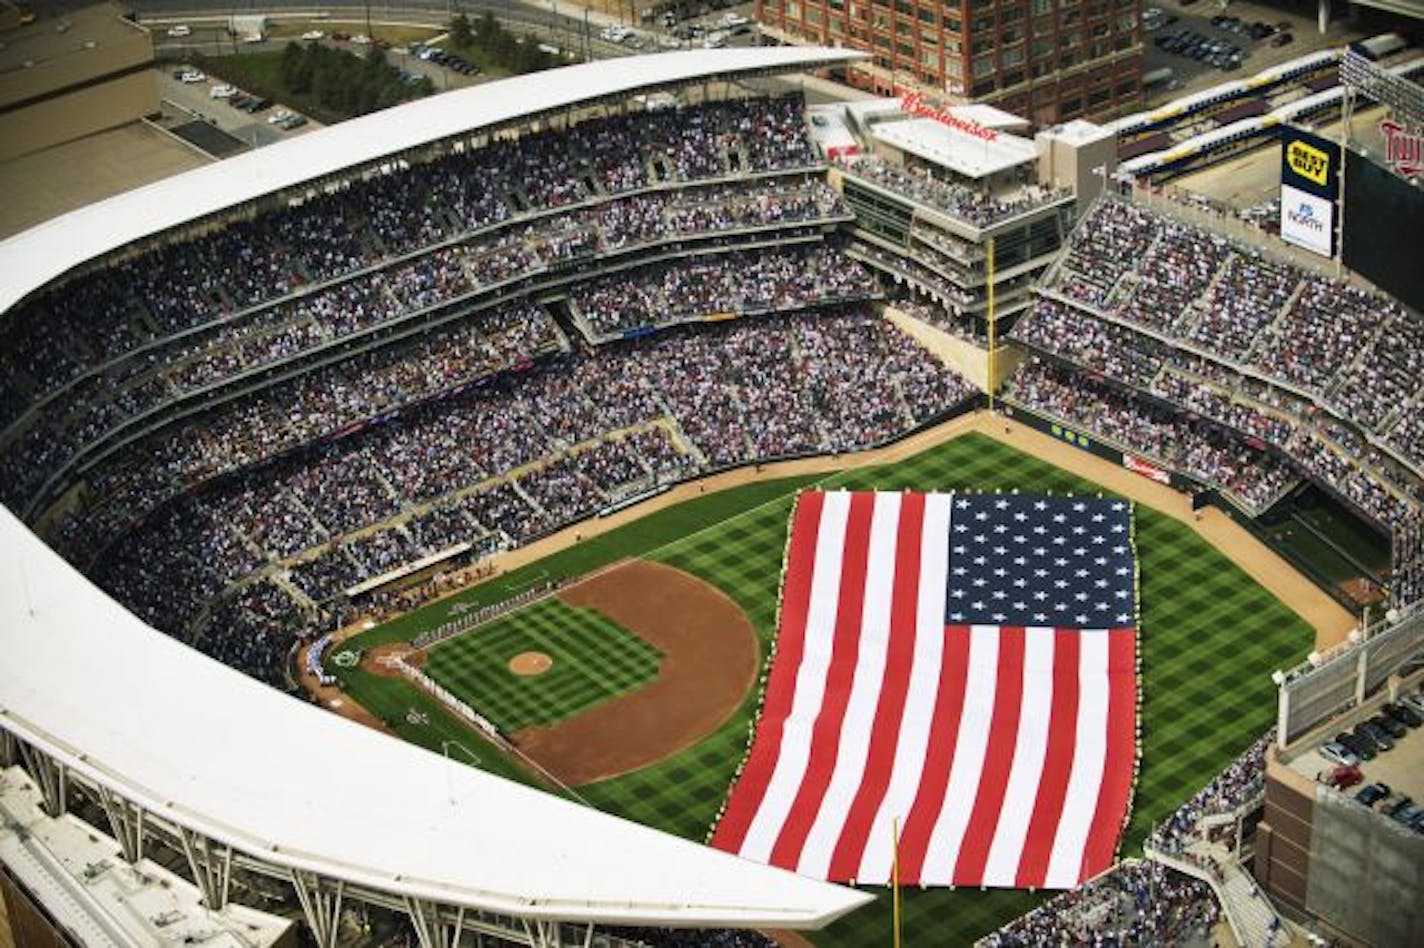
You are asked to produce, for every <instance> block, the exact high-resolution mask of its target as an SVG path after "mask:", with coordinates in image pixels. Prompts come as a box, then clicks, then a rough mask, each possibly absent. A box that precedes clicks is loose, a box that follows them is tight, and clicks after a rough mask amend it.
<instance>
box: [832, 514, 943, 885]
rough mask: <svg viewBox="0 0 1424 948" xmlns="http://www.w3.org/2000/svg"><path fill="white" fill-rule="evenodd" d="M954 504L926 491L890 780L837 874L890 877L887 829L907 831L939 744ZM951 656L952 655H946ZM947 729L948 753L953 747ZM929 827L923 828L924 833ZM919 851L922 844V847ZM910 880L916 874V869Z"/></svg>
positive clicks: (902, 863)
mask: <svg viewBox="0 0 1424 948" xmlns="http://www.w3.org/2000/svg"><path fill="white" fill-rule="evenodd" d="M953 510H954V508H953V504H952V503H951V498H950V496H949V495H947V494H930V495H928V496H927V497H925V515H924V524H923V528H922V530H921V535H920V572H919V575H918V577H916V575H915V574H914V573H906V574H905V581H906V582H910V581H915V582H917V583H918V592H914V591H911V592H908V593H907V594H906V597H905V598H907V599H913V601H914V603H915V619H914V621H915V651H914V665H913V667H912V668H911V669H910V690H909V693H908V694H907V695H906V696H905V710H904V713H903V715H902V719H901V721H902V723H901V725H900V735H899V739H898V740H897V741H896V742H895V766H894V770H893V771H892V773H891V774H890V785H889V787H888V788H887V789H886V791H885V799H884V800H883V801H881V804H880V809H879V811H878V812H877V813H876V814H875V822H874V823H873V824H872V825H871V827H870V835H869V837H868V838H867V839H866V840H865V844H864V845H865V850H864V852H863V853H862V855H861V859H860V870H859V872H857V873H856V874H855V875H854V876H837V877H836V878H839V879H845V878H855V879H864V880H865V881H867V882H872V883H877V884H883V883H885V882H888V881H889V880H890V864H891V845H890V841H891V834H892V832H893V831H894V828H895V821H896V820H898V821H899V823H900V828H901V835H902V837H903V836H905V834H906V833H907V832H908V830H907V827H908V826H909V821H910V815H911V811H912V810H911V808H912V805H913V803H914V801H915V795H916V792H917V790H918V788H919V786H920V780H921V774H922V772H923V771H924V770H925V768H926V767H927V766H928V764H929V762H930V761H929V758H928V755H929V749H930V747H932V746H933V747H935V748H937V749H938V748H940V747H941V746H943V744H944V741H943V740H941V741H939V742H937V743H935V744H933V745H932V744H931V729H932V726H933V724H934V722H935V721H936V720H937V719H938V715H939V714H940V711H941V708H940V706H939V702H940V701H941V700H944V699H945V695H946V692H945V691H944V690H943V688H942V683H941V675H942V672H943V670H944V667H945V666H944V661H945V651H946V643H945V636H944V601H945V586H944V576H945V573H946V572H947V570H948V568H949V567H948V564H949V543H948V541H947V537H948V536H949V529H950V525H951V523H952V522H953ZM967 655H968V653H967V651H966V652H965V653H964V654H963V655H960V656H959V659H958V662H957V664H955V665H953V669H954V674H955V675H956V676H957V678H956V684H955V688H956V689H957V690H958V692H959V694H960V698H958V699H955V700H956V702H957V701H962V700H963V690H964V660H965V658H967ZM950 660H951V661H953V659H952V658H951V659H950ZM953 714H954V722H955V726H958V722H959V704H958V703H956V704H955V705H954V711H953ZM952 733H953V732H950V734H951V737H950V741H951V743H950V744H949V753H953V743H952ZM948 772H949V759H948V757H946V758H945V770H944V773H945V774H948ZM928 833H929V828H928V827H926V828H925V834H926V835H928ZM920 852H921V855H922V856H923V852H924V850H923V847H921V850H920ZM907 865H908V863H907V861H906V859H905V853H904V849H903V847H902V849H901V854H900V869H901V873H902V875H901V878H902V879H904V880H905V881H906V882H907V883H909V882H911V880H910V878H909V877H908V876H906V875H904V872H905V867H906V866H907ZM915 880H916V881H917V880H918V869H917V870H916V876H915Z"/></svg>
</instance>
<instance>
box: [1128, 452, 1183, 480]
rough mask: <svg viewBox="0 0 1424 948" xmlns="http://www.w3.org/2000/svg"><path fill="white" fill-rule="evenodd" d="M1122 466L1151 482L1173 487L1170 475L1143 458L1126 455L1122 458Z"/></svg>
mask: <svg viewBox="0 0 1424 948" xmlns="http://www.w3.org/2000/svg"><path fill="white" fill-rule="evenodd" d="M1122 466H1123V467H1125V468H1127V469H1128V470H1129V471H1131V472H1132V473H1134V474H1141V475H1142V476H1143V477H1145V478H1147V479H1148V480H1150V481H1156V482H1157V483H1159V484H1166V485H1167V486H1168V487H1170V486H1172V475H1171V474H1168V473H1167V472H1166V471H1164V470H1162V469H1161V468H1160V467H1158V466H1157V465H1155V464H1150V463H1148V462H1147V461H1144V460H1142V458H1139V457H1135V456H1133V455H1131V454H1127V453H1124V454H1123V456H1122Z"/></svg>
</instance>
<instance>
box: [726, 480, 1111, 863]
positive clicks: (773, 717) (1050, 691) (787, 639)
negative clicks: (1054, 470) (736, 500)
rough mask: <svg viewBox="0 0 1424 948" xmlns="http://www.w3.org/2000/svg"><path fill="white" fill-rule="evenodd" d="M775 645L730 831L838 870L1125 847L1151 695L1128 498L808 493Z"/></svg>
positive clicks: (794, 534) (795, 525)
mask: <svg viewBox="0 0 1424 948" xmlns="http://www.w3.org/2000/svg"><path fill="white" fill-rule="evenodd" d="M784 583H785V585H784V588H783V590H782V603H781V617H780V624H779V631H778V638H777V651H776V658H775V660H774V662H773V663H772V668H771V673H770V677H769V679H768V681H767V687H766V694H765V704H764V706H763V708H762V714H761V718H760V721H759V723H758V726H757V731H756V736H755V739H754V740H753V742H752V747H751V751H750V753H749V754H748V757H747V760H746V763H745V765H744V767H743V770H742V772H741V775H740V777H739V778H738V780H737V783H736V785H735V787H734V788H733V791H732V794H731V796H730V798H729V799H728V801H727V808H726V811H725V813H724V814H723V816H722V819H721V821H720V822H719V824H718V826H717V828H716V831H715V832H714V834H713V838H712V845H714V846H716V847H717V848H719V849H724V850H727V851H729V852H735V853H740V854H741V855H743V856H745V857H747V858H750V859H755V860H757V861H759V862H765V863H770V864H772V865H776V866H781V867H783V868H786V869H791V870H793V871H796V872H799V873H801V874H803V875H808V876H813V877H815V878H818V879H829V880H832V881H837V882H848V881H856V882H861V883H875V884H883V883H886V882H888V881H889V880H890V876H891V863H892V851H893V848H894V844H895V839H896V836H895V827H896V826H897V825H898V828H899V837H898V840H899V863H900V880H901V881H902V882H903V883H906V884H916V883H918V884H922V885H964V886H979V885H984V886H995V887H1018V888H1027V887H1035V888H1069V887H1072V886H1075V885H1077V884H1078V883H1079V882H1081V881H1083V880H1086V879H1088V878H1090V877H1092V876H1094V875H1096V874H1097V873H1098V872H1100V871H1102V870H1103V869H1106V868H1107V867H1108V866H1109V865H1111V863H1112V860H1113V854H1114V852H1115V850H1116V848H1117V841H1118V836H1119V834H1120V831H1121V829H1122V825H1123V822H1124V820H1125V818H1126V815H1127V809H1128V805H1129V800H1130V795H1131V788H1132V778H1133V772H1134V759H1135V754H1136V737H1135V725H1136V714H1137V677H1136V671H1135V650H1136V631H1135V625H1136V616H1137V593H1136V589H1137V570H1136V560H1135V554H1134V550H1133V543H1132V509H1131V507H1130V505H1129V504H1128V503H1127V502H1125V501H1120V500H1111V499H1107V500H1105V499H1098V498H1072V497H1066V498H1065V497H1040V496H1025V495H1018V494H1015V495H954V494H911V493H898V494H897V493H846V492H834V493H823V492H815V491H808V492H806V493H803V494H802V495H801V497H800V499H799V500H798V502H797V505H796V510H795V513H794V515H793V518H792V525H791V536H790V540H789V543H788V547H787V555H786V575H785V577H784Z"/></svg>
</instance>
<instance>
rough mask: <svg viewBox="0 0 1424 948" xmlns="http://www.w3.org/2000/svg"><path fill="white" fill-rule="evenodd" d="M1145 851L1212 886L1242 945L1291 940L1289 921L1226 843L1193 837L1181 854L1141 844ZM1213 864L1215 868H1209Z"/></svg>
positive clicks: (1252, 947) (1257, 947) (1270, 945)
mask: <svg viewBox="0 0 1424 948" xmlns="http://www.w3.org/2000/svg"><path fill="white" fill-rule="evenodd" d="M1144 851H1145V852H1146V854H1147V858H1149V859H1151V860H1153V861H1155V862H1160V863H1161V864H1162V865H1164V866H1168V867H1170V868H1172V869H1176V870H1177V871H1178V872H1181V873H1184V874H1186V875H1189V876H1191V877H1192V878H1194V879H1200V880H1202V881H1203V882H1205V883H1206V884H1207V885H1209V886H1211V889H1212V891H1213V892H1215V893H1216V898H1217V901H1219V902H1220V903H1221V908H1222V911H1223V912H1224V913H1225V914H1226V921H1227V923H1228V924H1229V925H1230V926H1231V933H1232V934H1233V935H1235V936H1236V941H1237V943H1238V944H1240V945H1241V946H1242V948H1262V946H1265V948H1273V946H1277V945H1281V946H1284V945H1289V944H1290V943H1291V930H1290V926H1289V924H1288V923H1287V922H1286V921H1285V920H1284V919H1282V918H1281V917H1280V916H1279V915H1277V914H1276V910H1275V907H1274V906H1272V905H1271V901H1270V899H1268V898H1266V894H1265V893H1264V892H1262V891H1261V889H1260V887H1259V886H1257V885H1256V881H1255V880H1254V879H1252V878H1251V874H1250V873H1249V872H1247V871H1246V868H1245V867H1244V866H1242V865H1241V863H1240V862H1238V861H1237V860H1236V857H1235V856H1233V855H1232V853H1231V851H1230V850H1228V849H1227V848H1226V847H1225V846H1222V845H1220V844H1219V843H1208V842H1206V841H1205V840H1193V841H1192V842H1190V843H1189V844H1187V847H1186V848H1185V849H1184V850H1183V852H1182V854H1181V855H1169V854H1167V853H1165V852H1163V851H1161V850H1158V849H1155V848H1153V847H1151V846H1147V847H1144ZM1213 865H1214V866H1215V868H1216V870H1217V871H1213V870H1212V869H1211V868H1209V867H1211V866H1213ZM1273 923H1274V924H1273Z"/></svg>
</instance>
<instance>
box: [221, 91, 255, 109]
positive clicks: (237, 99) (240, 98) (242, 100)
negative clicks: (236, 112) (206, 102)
mask: <svg viewBox="0 0 1424 948" xmlns="http://www.w3.org/2000/svg"><path fill="white" fill-rule="evenodd" d="M254 98H255V97H254V96H250V95H248V94H247V93H246V92H239V93H238V94H237V95H235V96H233V97H232V98H230V99H228V100H227V104H228V105H230V106H232V107H233V108H235V109H245V108H246V107H247V106H248V105H249V104H250V103H251V102H252V100H253V99H254Z"/></svg>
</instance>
